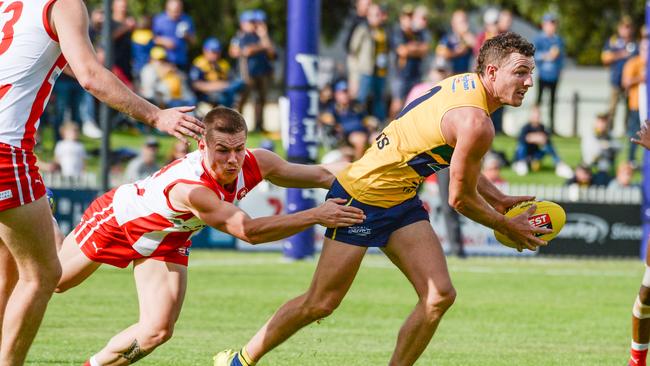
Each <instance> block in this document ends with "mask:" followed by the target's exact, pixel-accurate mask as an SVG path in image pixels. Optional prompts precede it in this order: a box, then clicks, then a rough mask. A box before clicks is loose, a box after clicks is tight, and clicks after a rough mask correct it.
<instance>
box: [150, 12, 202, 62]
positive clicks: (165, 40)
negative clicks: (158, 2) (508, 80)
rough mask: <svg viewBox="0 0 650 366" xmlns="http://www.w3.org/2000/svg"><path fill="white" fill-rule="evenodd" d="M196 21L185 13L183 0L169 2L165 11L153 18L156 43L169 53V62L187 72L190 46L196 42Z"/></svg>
mask: <svg viewBox="0 0 650 366" xmlns="http://www.w3.org/2000/svg"><path fill="white" fill-rule="evenodd" d="M195 32H196V31H195V29H194V21H193V20H192V18H191V17H190V16H189V15H187V14H185V13H183V1H182V0H167V2H166V3H165V11H164V12H163V13H160V14H158V15H156V16H155V17H154V18H153V33H154V35H155V38H154V42H155V43H156V45H158V46H161V47H164V48H165V50H166V51H167V55H168V56H167V57H168V60H169V62H171V63H173V64H175V65H176V66H178V67H179V68H180V69H181V70H184V71H187V68H188V67H189V55H188V51H189V45H190V44H191V43H194V42H195V41H196V36H195Z"/></svg>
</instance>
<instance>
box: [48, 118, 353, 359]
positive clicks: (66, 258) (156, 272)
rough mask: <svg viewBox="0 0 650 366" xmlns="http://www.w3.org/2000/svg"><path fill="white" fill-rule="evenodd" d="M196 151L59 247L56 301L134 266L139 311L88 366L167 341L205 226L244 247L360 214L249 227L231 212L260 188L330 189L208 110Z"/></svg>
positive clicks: (322, 177) (291, 218) (97, 206)
mask: <svg viewBox="0 0 650 366" xmlns="http://www.w3.org/2000/svg"><path fill="white" fill-rule="evenodd" d="M204 123H205V126H206V127H205V131H206V132H205V135H204V137H203V138H202V139H201V141H200V142H199V150H197V151H195V152H192V153H189V154H187V155H186V156H185V157H184V158H182V159H178V160H176V161H174V162H172V163H170V164H169V165H167V166H165V167H164V168H162V169H161V170H159V171H158V172H156V173H154V174H153V175H151V176H149V177H147V178H145V179H143V180H140V181H137V182H135V183H131V184H125V185H122V186H120V187H118V188H116V189H114V190H112V191H110V192H108V193H106V194H104V195H103V196H101V197H99V198H98V199H96V200H95V201H94V202H93V203H92V204H91V205H90V207H89V208H88V209H87V210H86V212H85V213H84V215H83V218H82V219H81V222H80V223H79V225H77V227H76V228H75V229H74V231H73V232H72V233H71V234H70V235H68V237H67V238H66V239H65V240H64V242H63V247H62V249H61V252H60V253H59V258H60V260H61V265H62V267H63V276H62V277H61V281H60V282H59V285H58V287H57V292H63V291H65V290H67V289H69V288H71V287H73V286H76V285H78V284H79V283H81V282H82V281H83V280H85V279H86V278H87V277H88V276H89V275H91V274H92V273H93V272H94V271H95V270H96V269H97V268H99V266H100V265H102V264H110V265H114V266H117V267H121V268H124V267H126V266H128V265H129V264H130V263H131V262H133V263H134V276H135V282H136V289H137V292H138V299H139V303H140V319H139V321H138V323H136V324H134V325H132V326H130V327H128V328H127V329H125V330H124V331H122V332H121V333H119V334H117V335H116V336H114V337H113V338H112V339H111V340H110V341H109V342H108V344H107V345H106V347H104V349H102V350H101V351H100V352H99V353H97V354H95V355H94V356H92V357H91V358H90V359H89V360H88V362H87V363H86V364H87V365H91V366H98V365H112V366H118V365H129V364H131V363H133V362H135V361H137V360H139V359H141V358H142V357H144V356H146V355H147V354H149V353H150V352H151V351H153V350H154V349H155V348H156V347H157V346H159V345H161V344H162V343H164V342H165V341H166V340H168V339H169V338H170V337H171V335H172V331H173V328H174V324H175V322H176V320H177V319H178V316H179V313H180V310H181V306H182V303H183V298H184V295H185V287H186V281H187V275H186V273H187V263H188V254H189V246H190V244H191V242H190V238H191V237H192V236H193V235H194V234H196V233H197V232H198V231H199V230H200V229H202V228H203V227H204V226H206V225H209V226H211V227H213V228H216V229H219V230H221V231H224V232H227V233H229V234H231V235H233V236H235V237H237V238H239V239H242V240H245V241H248V242H250V243H264V242H269V241H274V240H278V239H281V238H286V237H288V236H291V235H294V234H296V233H298V232H300V231H302V230H304V229H306V228H308V227H309V226H312V225H314V224H320V225H323V226H326V227H342V226H350V225H354V224H357V223H360V222H362V220H363V219H364V214H363V212H362V211H361V210H360V209H357V208H353V207H350V206H346V205H344V203H345V200H342V199H333V200H328V201H326V202H325V203H324V204H323V205H321V206H319V207H316V208H313V209H309V210H305V211H302V212H298V213H294V214H287V215H278V216H270V217H262V218H256V219H253V218H251V217H249V216H248V215H247V214H246V213H245V212H244V211H242V210H240V209H239V208H237V206H235V204H234V203H236V202H237V201H238V200H241V199H242V198H244V196H245V195H246V193H248V192H249V191H250V190H251V189H253V188H254V187H255V185H257V183H259V182H260V181H261V180H262V179H267V180H269V181H270V182H272V183H275V184H277V185H280V186H284V187H295V188H310V187H319V188H329V187H330V185H331V184H332V181H333V180H334V176H333V175H332V173H331V172H330V171H328V170H327V169H326V168H325V167H324V166H320V165H300V164H291V163H288V162H286V161H285V160H283V159H281V158H280V157H279V156H278V155H276V154H274V153H273V152H270V151H267V150H264V149H254V150H247V149H246V135H247V131H246V122H245V121H244V118H243V117H242V116H241V115H240V114H239V113H238V112H237V111H235V110H233V109H230V108H225V107H217V108H215V109H213V110H212V111H210V112H209V113H208V114H207V115H206V116H205V118H204Z"/></svg>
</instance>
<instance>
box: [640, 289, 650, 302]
mask: <svg viewBox="0 0 650 366" xmlns="http://www.w3.org/2000/svg"><path fill="white" fill-rule="evenodd" d="M639 300H640V301H641V303H642V304H644V305H650V287H646V286H645V285H642V286H641V288H640V289H639Z"/></svg>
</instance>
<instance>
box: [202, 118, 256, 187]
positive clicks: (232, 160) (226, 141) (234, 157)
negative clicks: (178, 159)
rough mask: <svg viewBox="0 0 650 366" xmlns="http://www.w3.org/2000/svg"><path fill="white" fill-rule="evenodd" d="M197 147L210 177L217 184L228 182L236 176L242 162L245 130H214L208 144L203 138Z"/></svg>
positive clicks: (244, 148)
mask: <svg viewBox="0 0 650 366" xmlns="http://www.w3.org/2000/svg"><path fill="white" fill-rule="evenodd" d="M199 149H200V150H201V154H202V155H203V161H204V162H205V166H206V167H207V168H208V169H209V170H210V173H211V174H212V177H213V178H214V179H215V180H216V181H217V182H218V183H219V184H222V185H225V184H230V183H232V182H233V181H234V180H235V179H236V178H237V175H238V174H239V171H240V170H241V168H242V165H243V164H244V157H245V156H246V132H245V131H242V132H238V133H235V134H227V133H221V132H216V131H215V132H214V133H213V134H212V136H211V141H210V144H208V143H206V141H205V138H204V139H202V140H201V141H200V142H199Z"/></svg>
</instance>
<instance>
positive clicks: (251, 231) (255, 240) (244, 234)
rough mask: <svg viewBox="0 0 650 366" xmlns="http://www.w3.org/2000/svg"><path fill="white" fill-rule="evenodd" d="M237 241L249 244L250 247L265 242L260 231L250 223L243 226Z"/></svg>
mask: <svg viewBox="0 0 650 366" xmlns="http://www.w3.org/2000/svg"><path fill="white" fill-rule="evenodd" d="M239 239H241V240H243V241H245V242H247V243H250V244H252V245H257V244H261V243H264V242H266V240H265V238H264V236H263V235H262V233H260V231H259V230H258V229H257V228H256V227H255V226H254V225H251V224H250V223H248V224H246V223H245V224H244V225H243V227H242V230H241V233H240V235H239Z"/></svg>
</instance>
